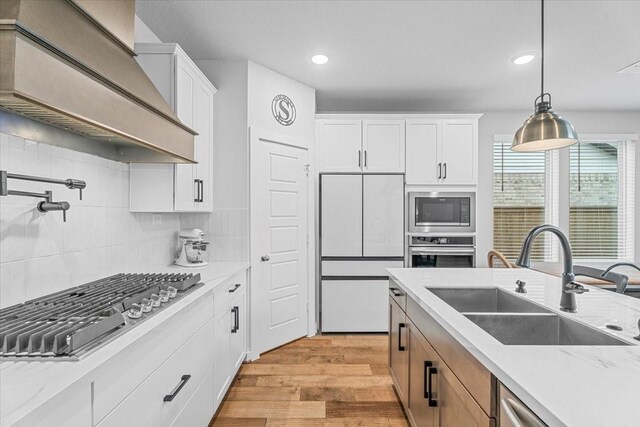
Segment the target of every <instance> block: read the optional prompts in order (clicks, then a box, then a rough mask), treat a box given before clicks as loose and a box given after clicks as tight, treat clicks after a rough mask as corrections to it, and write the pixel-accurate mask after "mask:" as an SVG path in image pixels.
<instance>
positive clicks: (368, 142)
mask: <svg viewBox="0 0 640 427" xmlns="http://www.w3.org/2000/svg"><path fill="white" fill-rule="evenodd" d="M316 141H317V144H316V146H317V149H318V163H319V170H320V172H321V173H332V172H337V173H350V172H354V173H403V172H404V169H405V152H404V149H405V127H404V120H388V119H384V120H382V119H381V120H377V119H375V120H356V119H346V118H345V119H319V120H317V121H316Z"/></svg>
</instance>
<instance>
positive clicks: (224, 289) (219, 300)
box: [213, 270, 247, 315]
mask: <svg viewBox="0 0 640 427" xmlns="http://www.w3.org/2000/svg"><path fill="white" fill-rule="evenodd" d="M242 290H244V291H245V292H246V290H247V271H246V270H242V271H241V272H240V273H238V274H236V275H235V276H233V277H232V278H230V279H229V280H226V281H225V282H224V283H223V284H221V285H219V286H217V287H216V288H215V289H214V290H213V312H214V314H215V315H218V313H221V312H222V311H224V310H226V309H227V308H228V307H230V306H231V300H232V299H233V297H234V296H235V295H237V294H238V293H239V292H240V291H242Z"/></svg>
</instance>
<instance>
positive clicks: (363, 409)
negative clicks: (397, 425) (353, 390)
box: [326, 401, 404, 418]
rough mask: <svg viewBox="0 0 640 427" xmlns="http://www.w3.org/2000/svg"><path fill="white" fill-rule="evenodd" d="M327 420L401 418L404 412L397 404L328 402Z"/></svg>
mask: <svg viewBox="0 0 640 427" xmlns="http://www.w3.org/2000/svg"><path fill="white" fill-rule="evenodd" d="M326 409H327V418H353V417H355V418H364V417H387V418H390V417H391V418H401V417H403V416H404V412H403V411H402V408H401V407H400V404H399V403H398V402H397V401H396V402H327V406H326Z"/></svg>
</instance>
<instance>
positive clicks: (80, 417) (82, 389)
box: [0, 362, 91, 427]
mask: <svg viewBox="0 0 640 427" xmlns="http://www.w3.org/2000/svg"><path fill="white" fill-rule="evenodd" d="M27 363H28V362H27ZM33 363H36V364H37V363H38V362H33ZM60 363H66V362H60ZM69 363H73V362H69ZM0 425H2V426H4V425H5V424H4V423H0ZM90 425H91V383H90V382H89V381H88V380H80V381H77V382H75V383H73V385H71V386H70V387H69V388H67V389H66V390H64V391H62V392H61V393H59V394H57V395H56V396H54V397H53V398H51V399H49V400H48V401H47V402H46V403H44V404H43V405H41V406H39V407H38V409H36V410H35V411H33V412H31V413H29V415H27V416H26V417H24V418H22V419H21V420H20V421H18V422H17V423H15V424H11V426H12V427H51V426H59V427H86V426H90Z"/></svg>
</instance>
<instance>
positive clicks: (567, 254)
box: [516, 224, 589, 313]
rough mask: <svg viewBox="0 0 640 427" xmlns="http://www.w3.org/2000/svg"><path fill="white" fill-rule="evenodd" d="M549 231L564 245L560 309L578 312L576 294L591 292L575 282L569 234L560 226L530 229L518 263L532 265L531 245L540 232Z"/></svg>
mask: <svg viewBox="0 0 640 427" xmlns="http://www.w3.org/2000/svg"><path fill="white" fill-rule="evenodd" d="M545 231H548V232H550V233H553V234H555V235H556V236H558V239H560V245H561V246H562V258H563V265H564V271H563V273H562V296H561V297H560V310H562V311H567V312H569V313H575V312H576V308H577V305H576V294H583V293H585V292H589V289H586V288H585V287H584V286H582V285H580V284H578V283H575V282H574V280H575V278H576V276H575V275H574V274H573V257H572V255H571V245H570V244H569V240H568V239H567V236H565V235H564V233H563V232H562V231H560V229H559V228H558V227H554V226H553V225H549V224H545V225H539V226H537V227H534V228H532V229H531V231H529V233H528V234H527V237H526V238H525V239H524V242H523V243H522V250H521V251H520V256H519V257H518V260H517V261H516V265H518V266H519V267H524V268H529V267H530V266H531V247H532V246H533V241H534V240H535V239H536V237H538V235H539V234H540V233H543V232H545Z"/></svg>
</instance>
